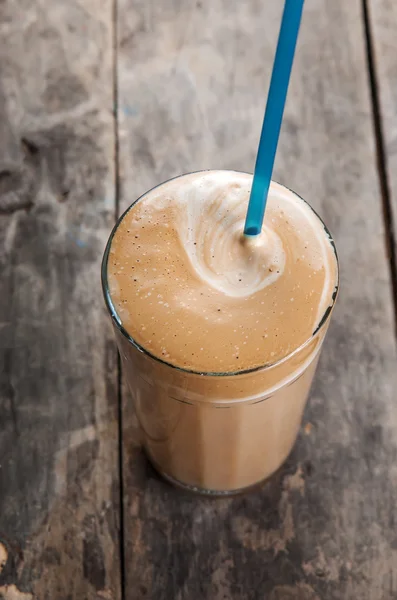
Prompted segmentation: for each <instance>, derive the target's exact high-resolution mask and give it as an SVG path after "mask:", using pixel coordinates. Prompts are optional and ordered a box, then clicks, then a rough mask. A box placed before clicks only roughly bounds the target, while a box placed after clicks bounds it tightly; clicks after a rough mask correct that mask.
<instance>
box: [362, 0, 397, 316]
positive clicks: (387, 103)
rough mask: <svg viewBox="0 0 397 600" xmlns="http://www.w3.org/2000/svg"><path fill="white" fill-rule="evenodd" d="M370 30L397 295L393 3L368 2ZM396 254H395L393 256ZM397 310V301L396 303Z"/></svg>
mask: <svg viewBox="0 0 397 600" xmlns="http://www.w3.org/2000/svg"><path fill="white" fill-rule="evenodd" d="M366 3H367V7H368V20H369V31H370V35H371V41H372V51H373V60H374V70H375V73H374V75H375V77H374V79H375V82H374V83H375V86H376V88H377V89H376V93H377V95H378V101H379V104H380V106H379V111H380V115H379V116H380V118H381V122H380V129H381V135H382V138H383V140H382V141H383V145H384V148H383V149H384V153H385V156H384V157H383V156H382V159H383V160H384V167H385V171H386V172H385V173H384V175H385V179H386V187H385V195H386V196H389V197H387V198H386V199H385V200H386V202H387V203H388V204H389V209H390V213H391V215H387V217H388V221H389V222H388V223H386V228H387V233H390V234H391V235H390V244H391V245H393V249H391V252H390V254H391V255H392V256H391V257H390V258H391V266H392V268H393V269H395V270H396V272H395V282H396V283H395V288H394V293H395V294H396V293H397V264H396V260H397V233H396V226H397V83H396V82H397V61H396V53H397V42H396V35H395V34H396V27H397V5H396V4H395V2H392V1H390V0H366ZM393 252H394V254H393ZM395 303H396V304H395V305H396V310H397V298H396V300H395Z"/></svg>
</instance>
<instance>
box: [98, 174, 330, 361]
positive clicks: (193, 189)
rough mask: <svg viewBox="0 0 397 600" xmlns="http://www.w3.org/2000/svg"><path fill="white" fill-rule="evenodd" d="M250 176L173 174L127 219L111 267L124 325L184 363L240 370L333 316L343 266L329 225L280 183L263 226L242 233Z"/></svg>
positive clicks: (272, 357) (273, 355) (280, 352)
mask: <svg viewBox="0 0 397 600" xmlns="http://www.w3.org/2000/svg"><path fill="white" fill-rule="evenodd" d="M251 182H252V176H250V175H246V174H242V173H234V172H226V171H210V172H202V173H196V174H191V175H186V176H183V177H180V178H177V179H174V180H171V181H169V182H167V183H165V184H163V185H162V186H159V187H158V188H156V189H154V190H152V191H151V192H149V193H148V194H147V195H146V196H145V197H144V198H143V199H142V200H140V201H139V202H138V203H136V204H135V205H134V206H133V207H132V208H131V209H130V211H129V212H128V213H127V214H126V215H125V217H124V219H123V220H122V222H121V223H120V225H119V228H118V229H117V231H116V234H115V236H114V239H113V242H112V247H111V253H110V261H109V266H108V274H109V284H110V291H111V295H112V298H113V302H114V304H115V306H116V309H117V311H118V313H119V316H120V318H121V320H122V322H123V325H124V327H125V328H126V329H127V330H128V331H129V333H130V334H131V335H132V337H134V339H136V341H137V342H139V343H140V344H141V345H142V346H144V347H146V348H147V349H149V350H150V351H151V352H152V353H154V354H155V355H157V356H159V357H161V358H164V359H165V360H167V361H169V362H171V363H173V364H176V365H178V366H181V367H185V368H191V369H194V370H203V371H235V370H243V369H249V368H253V367H255V366H258V365H261V364H266V363H269V362H275V361H276V360H278V359H280V358H283V357H284V356H286V355H287V354H289V353H290V352H291V351H293V350H294V349H296V348H297V347H298V346H300V345H301V344H302V343H304V342H305V341H306V340H307V339H308V338H309V337H310V336H311V334H312V333H313V331H314V330H315V328H316V327H317V325H318V323H319V321H320V320H321V318H322V316H323V314H324V312H325V311H326V309H327V307H328V305H329V303H330V301H331V298H332V292H333V290H334V288H335V284H336V277H337V266H336V259H335V254H334V251H333V249H332V246H331V243H330V240H329V238H328V236H327V235H326V234H325V232H324V228H323V224H322V223H321V221H320V220H319V219H318V217H317V216H316V215H315V213H314V212H313V211H312V210H311V209H310V207H309V206H308V205H307V204H306V203H305V202H304V201H303V200H301V199H300V198H298V197H297V196H296V195H295V194H293V193H292V192H290V191H289V190H287V189H286V188H283V187H282V186H280V185H278V184H275V183H273V184H272V186H271V190H270V195H269V201H268V208H267V212H266V219H265V223H264V227H263V232H262V234H261V236H259V237H258V238H253V239H249V238H244V236H243V235H242V231H243V227H244V218H245V214H246V209H247V202H248V198H249V192H250V186H251Z"/></svg>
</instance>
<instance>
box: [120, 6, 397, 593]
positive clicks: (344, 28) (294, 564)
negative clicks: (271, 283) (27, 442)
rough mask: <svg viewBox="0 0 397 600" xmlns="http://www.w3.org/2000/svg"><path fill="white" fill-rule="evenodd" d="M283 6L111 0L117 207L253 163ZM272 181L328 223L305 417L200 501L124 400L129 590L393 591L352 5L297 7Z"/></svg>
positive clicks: (395, 569)
mask: <svg viewBox="0 0 397 600" xmlns="http://www.w3.org/2000/svg"><path fill="white" fill-rule="evenodd" d="M385 3H386V4H389V5H391V3H390V2H389V3H387V2H386V1H385ZM280 4H281V3H274V2H259V1H257V0H247V1H245V2H238V1H237V0H236V1H234V0H233V1H231V2H224V1H223V0H213V1H211V2H210V1H209V0H198V1H196V2H185V1H178V0H164V1H163V2H153V1H144V0H120V2H119V22H118V29H119V36H118V37H119V48H118V53H119V54H118V80H119V107H118V114H119V139H120V165H121V175H122V180H121V193H122V198H121V200H122V207H123V208H125V207H126V206H127V205H128V204H130V203H131V202H132V201H133V200H134V199H135V198H136V197H137V196H139V195H140V194H141V193H142V192H144V191H145V190H147V189H148V188H149V187H150V186H152V185H154V184H157V183H159V182H161V181H162V180H164V179H167V178H169V177H171V176H173V175H176V174H178V173H181V172H186V171H190V170H198V169H203V168H235V169H239V170H252V165H253V161H254V155H255V151H256V145H257V140H258V137H259V132H260V124H261V119H262V115H263V107H264V99H265V95H266V89H267V84H268V78H269V71H270V67H271V61H272V57H273V52H274V48H275V42H276V37H277V30H278V23H279V17H280V9H281V6H280ZM390 35H391V33H390ZM394 66H395V65H394ZM393 114H394V113H393ZM393 122H394V124H395V121H393ZM275 179H277V180H279V181H281V182H282V183H285V184H286V185H288V186H290V187H292V188H293V189H294V190H296V191H297V192H298V193H300V194H301V195H302V196H304V197H305V198H307V199H308V200H309V201H310V202H311V203H312V204H313V206H314V207H315V208H316V209H317V210H318V211H319V213H320V214H321V215H322V216H323V217H324V219H325V221H326V223H327V224H328V225H329V227H330V229H331V231H332V232H333V234H334V236H335V239H336V243H337V247H338V250H339V255H340V261H341V294H340V298H339V302H338V307H337V309H336V311H335V316H334V318H333V323H332V324H331V329H330V332H329V337H328V340H327V342H326V345H325V348H324V352H323V356H322V360H321V365H320V368H319V372H318V375H317V378H316V382H315V386H314V389H313V392H312V395H311V400H310V402H309V405H308V408H307V411H306V413H305V418H304V427H303V428H302V432H301V435H300V437H299V440H298V443H297V445H296V447H295V449H294V451H293V454H292V455H291V457H290V458H289V459H288V461H287V463H286V464H285V466H284V467H283V469H282V470H281V471H280V472H279V473H278V474H277V475H276V476H275V477H273V479H272V480H271V481H269V482H268V483H267V484H266V485H265V486H264V487H263V488H262V489H261V490H260V491H257V492H256V493H252V494H250V495H247V496H245V497H240V498H235V499H232V500H226V499H222V500H217V501H209V500H205V499H199V498H195V497H190V496H185V495H184V494H182V493H181V492H178V491H175V490H173V489H171V488H170V487H168V486H167V485H166V484H165V483H163V482H162V481H160V480H159V479H158V477H157V476H156V475H155V474H154V473H153V471H152V469H151V468H150V466H149V465H148V464H147V463H146V462H145V460H144V459H143V457H142V454H141V451H140V447H139V439H138V437H137V435H136V433H135V426H134V422H133V417H132V409H131V400H130V398H129V396H127V397H124V418H123V421H124V480H125V490H124V502H125V512H124V521H125V532H124V535H125V571H126V589H127V590H128V591H129V593H128V594H127V597H129V598H133V599H134V600H138V599H139V600H140V599H143V598H151V599H160V598H175V599H177V600H179V599H182V598H187V597H192V598H195V599H196V600H202V599H207V598H211V599H213V600H220V599H221V598H247V599H251V598H253V599H256V598H258V599H259V598H266V599H267V600H289V599H293V598H294V599H303V600H318V599H321V600H334V599H335V600H340V598H344V599H352V600H353V599H356V598H360V600H361V599H362V600H384V599H392V598H395V597H396V596H397V533H396V526H395V524H396V519H397V509H396V502H395V499H396V497H397V470H396V457H397V413H396V411H395V396H396V392H395V390H396V376H395V371H396V347H395V340H394V337H393V315H392V307H391V292H390V280H389V274H388V264H387V258H386V254H385V247H384V236H383V223H382V210H381V201H380V191H379V186H378V178H377V173H376V158H375V143H374V137H373V128H372V115H371V106H370V98H369V86H368V77H367V65H366V58H365V40H364V31H363V22H362V13H361V2H360V1H359V0H352V1H351V2H345V1H344V0H335V1H333V2H329V1H327V0H308V1H307V3H306V6H305V15H304V19H303V24H302V31H301V37H300V41H299V48H298V53H297V57H296V62H295V67H294V73H293V80H292V82H291V87H290V92H289V99H288V106H287V109H286V114H285V119H284V125H283V130H282V135H281V140H280V148H279V152H278V156H277V164H276V169H275Z"/></svg>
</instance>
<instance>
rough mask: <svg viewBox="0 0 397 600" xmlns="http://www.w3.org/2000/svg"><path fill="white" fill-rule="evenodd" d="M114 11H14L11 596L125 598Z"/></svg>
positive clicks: (4, 542) (6, 270) (7, 379)
mask: <svg viewBox="0 0 397 600" xmlns="http://www.w3.org/2000/svg"><path fill="white" fill-rule="evenodd" d="M112 29H113V24H112V2H111V0H73V1H71V2H67V3H64V2H63V1H62V0H55V1H52V0H38V1H37V2H27V1H26V0H6V1H5V2H1V3H0V61H1V65H0V128H1V139H2V143H1V150H0V153H1V154H0V192H1V196H0V248H1V250H0V261H1V262H0V264H1V266H0V272H1V282H0V285H1V293H0V328H1V332H0V383H1V387H0V390H1V395H0V423H1V425H0V542H1V547H2V549H3V563H2V566H1V569H0V570H1V573H0V598H4V599H6V600H31V599H34V600H36V599H37V600H46V599H48V600H66V599H70V600H74V599H76V600H82V599H89V600H91V599H95V600H99V599H100V598H101V599H102V598H103V599H106V600H117V599H118V598H120V561H119V551H118V548H119V532H118V516H119V480H118V479H119V478H118V441H117V390H116V378H117V377H116V353H115V348H114V344H113V341H112V339H111V338H110V335H111V332H110V331H109V329H108V327H107V326H105V323H106V325H107V320H106V317H105V311H104V309H103V302H102V295H101V290H100V282H99V265H100V259H101V253H102V249H103V246H104V243H105V240H106V237H107V233H108V231H109V228H110V227H111V224H112V221H113V217H114V210H115V194H114V190H115V185H114V179H115V175H114V124H113V114H112V112H113V98H112V64H113V63H112V55H113V49H112V44H113V38H112ZM4 557H5V560H4Z"/></svg>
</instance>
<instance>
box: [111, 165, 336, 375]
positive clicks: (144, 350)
mask: <svg viewBox="0 0 397 600" xmlns="http://www.w3.org/2000/svg"><path fill="white" fill-rule="evenodd" d="M213 171H221V172H224V173H241V174H244V175H252V173H247V172H245V171H236V170H234V169H201V170H199V171H192V172H188V173H182V174H181V175H176V176H175V177H171V178H170V179H167V180H166V181H163V182H161V183H159V184H157V185H155V186H153V187H152V188H151V189H150V190H148V191H147V192H144V193H143V194H141V195H140V196H139V197H138V198H137V199H136V200H134V202H132V204H130V206H128V208H127V209H126V210H125V211H124V212H123V213H122V214H121V215H120V217H119V218H118V219H117V221H116V222H115V224H114V226H113V229H112V231H111V233H110V235H109V239H108V241H107V243H106V247H105V250H104V253H103V258H102V264H101V282H102V292H103V296H104V299H105V304H106V308H107V310H108V312H109V314H110V317H111V319H112V322H113V324H114V325H115V326H116V327H117V329H118V330H119V331H120V333H121V334H122V335H123V336H124V337H125V338H126V339H127V341H128V342H129V343H130V344H131V345H132V346H133V347H134V348H135V349H136V350H138V351H139V352H141V353H142V354H144V355H146V356H148V357H149V358H151V359H153V360H155V361H156V362H158V363H160V364H162V365H165V366H166V367H170V368H171V369H175V370H176V371H179V372H181V373H186V374H191V375H201V376H206V377H236V376H238V375H247V374H249V373H257V372H259V371H265V370H266V371H267V370H270V369H273V368H275V367H277V366H279V365H282V364H283V363H285V362H288V361H289V360H290V359H291V358H293V357H294V356H296V355H297V354H299V353H300V352H301V351H302V350H304V349H305V348H306V347H307V346H309V344H310V343H311V342H312V341H313V339H315V338H316V337H317V336H318V334H319V333H320V331H321V330H322V329H323V327H324V325H325V324H326V323H328V321H329V318H330V316H331V313H332V309H333V307H334V305H335V302H336V298H337V296H338V292H339V259H338V253H337V250H336V246H335V242H334V240H333V237H332V235H331V233H330V231H329V229H328V228H327V226H326V225H325V223H324V221H323V220H322V218H321V217H320V216H319V215H318V214H317V212H316V211H315V210H314V208H313V207H312V206H311V205H310V204H309V203H308V202H307V201H306V200H305V199H304V198H302V196H300V195H299V194H297V193H296V192H294V191H293V190H291V189H290V188H289V187H287V186H285V185H283V184H281V183H278V182H277V181H275V180H273V179H272V182H273V183H277V185H280V186H281V187H282V188H284V189H286V190H288V191H289V192H291V193H292V194H293V195H294V196H297V197H298V198H299V199H300V200H302V202H304V203H305V204H306V205H307V206H308V207H309V209H310V210H311V211H312V212H313V213H314V214H315V216H316V217H317V219H318V220H319V221H320V223H321V224H322V226H323V228H324V231H325V233H326V235H327V237H328V239H329V242H330V244H331V247H332V249H333V251H334V255H335V260H336V280H335V288H334V291H333V293H332V297H331V303H330V305H329V306H327V308H326V309H325V312H324V314H323V316H322V317H321V319H320V320H319V323H318V325H317V327H316V329H315V330H314V331H313V333H312V334H311V336H310V337H309V338H308V339H307V340H305V341H304V342H303V343H302V344H301V345H300V346H298V347H297V348H295V349H294V350H292V352H290V353H289V354H286V355H285V356H283V357H282V358H280V359H278V360H276V361H274V362H271V363H265V364H263V365H258V366H255V367H251V368H250V369H241V370H238V371H225V372H223V371H198V370H195V369H187V368H184V367H179V366H178V365H174V364H172V363H171V362H168V361H166V360H163V359H162V358H160V357H158V356H156V355H155V354H153V353H152V352H150V350H148V349H147V348H145V347H144V346H142V345H141V344H139V343H138V342H137V341H136V340H134V338H133V337H132V336H131V335H130V334H129V333H128V331H127V330H126V329H125V328H124V327H123V324H122V322H121V319H120V317H119V315H118V313H117V310H116V308H115V306H114V304H113V301H112V298H111V294H110V290H109V284H108V273H107V271H108V259H109V254H110V248H111V246H112V242H113V238H114V236H115V233H116V231H117V229H118V227H119V225H120V223H121V222H122V221H123V219H124V217H125V216H126V215H127V214H128V213H129V211H130V210H131V209H132V208H133V207H134V206H135V205H136V204H137V203H138V202H140V201H142V200H143V199H144V198H145V197H146V196H148V195H149V194H151V193H152V192H153V191H154V190H156V189H157V188H160V187H161V186H163V185H165V184H166V183H168V182H169V181H173V180H175V179H180V178H182V177H186V176H187V175H195V174H197V173H210V172H213Z"/></svg>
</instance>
